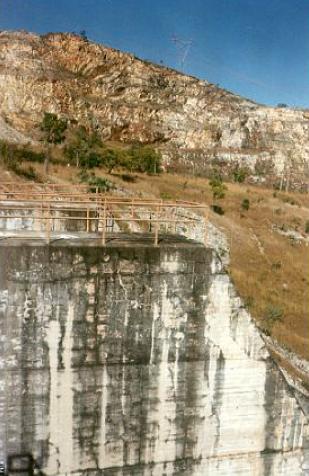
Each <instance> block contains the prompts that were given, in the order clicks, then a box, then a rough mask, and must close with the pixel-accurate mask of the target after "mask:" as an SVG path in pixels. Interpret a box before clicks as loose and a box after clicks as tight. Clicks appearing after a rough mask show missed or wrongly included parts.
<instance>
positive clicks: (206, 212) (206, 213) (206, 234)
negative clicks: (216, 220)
mask: <svg viewBox="0 0 309 476" xmlns="http://www.w3.org/2000/svg"><path fill="white" fill-rule="evenodd" d="M204 225H205V229H204V245H205V246H207V240H208V231H207V226H208V209H207V208H206V209H205V213H204Z"/></svg>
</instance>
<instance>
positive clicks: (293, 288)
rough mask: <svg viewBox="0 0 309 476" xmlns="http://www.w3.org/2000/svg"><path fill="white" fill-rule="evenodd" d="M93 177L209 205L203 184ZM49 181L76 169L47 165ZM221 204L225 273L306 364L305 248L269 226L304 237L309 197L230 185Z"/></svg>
mask: <svg viewBox="0 0 309 476" xmlns="http://www.w3.org/2000/svg"><path fill="white" fill-rule="evenodd" d="M35 168H36V169H37V171H38V172H39V174H40V176H43V175H42V174H43V168H42V165H40V164H35ZM96 174H97V175H98V176H102V177H106V178H108V179H109V180H111V181H113V182H114V183H115V184H116V185H118V186H120V187H122V188H126V189H129V190H131V191H132V192H134V193H136V195H139V194H142V195H145V194H147V195H150V196H153V197H161V198H162V197H166V198H167V197H170V198H173V199H185V200H195V201H199V202H204V203H207V204H209V205H210V204H211V203H212V194H211V189H210V187H209V184H208V181H207V180H206V179H202V178H194V177H187V176H181V175H172V174H162V175H160V176H147V175H141V174H135V177H136V182H135V183H127V182H124V181H123V180H122V179H121V173H120V172H119V174H116V173H115V174H112V175H109V174H106V173H104V172H103V171H101V170H96ZM49 178H50V179H52V180H54V181H57V182H66V181H69V182H75V183H77V182H78V178H77V171H76V169H75V168H74V167H65V166H62V165H51V168H50V176H49ZM244 198H247V199H249V201H250V208H249V210H248V211H242V209H241V203H242V200H243V199H244ZM293 202H294V203H295V204H294V205H292V204H291V203H293ZM220 205H221V206H222V207H223V208H224V211H225V214H224V215H223V216H219V215H217V214H215V213H213V212H211V213H210V219H211V221H212V222H213V223H215V224H216V225H218V226H219V227H221V228H222V229H223V230H224V231H225V233H226V235H227V236H228V239H229V242H230V247H231V262H230V269H229V272H230V275H231V277H232V279H233V281H234V283H235V286H236V288H237V290H238V292H239V294H240V295H241V296H242V298H243V299H244V301H245V303H247V305H248V307H249V309H250V312H251V314H252V315H253V316H254V318H255V319H256V321H257V323H258V324H259V325H260V326H261V327H263V328H264V329H268V331H269V332H271V334H272V335H273V336H274V337H275V338H277V339H278V341H279V343H280V344H281V345H285V346H286V347H288V348H289V349H290V350H292V351H294V352H296V353H297V354H298V355H300V356H302V357H305V358H307V359H309V246H308V245H307V244H306V243H305V242H304V241H303V242H299V243H295V242H293V241H291V239H289V238H287V237H284V236H281V235H280V234H279V233H278V232H276V231H274V230H273V229H272V226H273V225H278V226H283V225H284V226H286V227H288V228H289V229H298V230H299V231H301V232H302V233H303V234H304V227H305V222H306V221H307V220H309V196H308V195H301V194H296V193H293V194H290V195H287V194H285V193H277V196H274V194H273V191H272V190H269V189H264V188H258V187H253V186H248V185H240V184H228V191H227V193H226V196H225V198H224V199H223V200H221V201H220ZM273 312H279V313H280V312H282V320H281V321H279V320H278V321H276V322H273V323H272V322H271V318H270V315H271V313H273Z"/></svg>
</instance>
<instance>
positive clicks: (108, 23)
mask: <svg viewBox="0 0 309 476" xmlns="http://www.w3.org/2000/svg"><path fill="white" fill-rule="evenodd" d="M0 29H2V30H5V29H9V30H14V29H25V30H30V31H33V32H37V33H46V32H49V31H76V32H79V31H81V30H86V32H87V35H88V37H89V38H90V39H91V40H93V41H97V42H100V43H103V44H107V45H110V46H113V47H115V48H119V49H121V50H124V51H129V52H131V53H134V54H136V55H137V56H139V57H141V58H144V59H148V60H152V61H155V62H157V63H160V62H163V64H165V65H167V66H170V67H173V68H176V69H182V70H183V71H184V72H186V73H188V74H192V75H194V76H198V77H200V78H202V79H207V80H209V81H211V82H213V83H217V84H219V85H220V86H222V87H224V88H226V89H229V90H231V91H234V92H236V93H238V94H241V95H243V96H245V97H249V98H252V99H254V100H256V101H258V102H261V103H265V104H271V105H276V104H278V103H286V104H289V105H291V106H300V107H309V0H157V1H155V0H61V1H58V0H53V1H52V0H0ZM173 36H176V37H177V38H179V39H182V40H184V41H188V40H192V45H191V47H190V51H189V53H188V56H187V59H186V61H185V63H184V64H183V65H182V64H181V56H182V51H183V50H181V49H180V44H179V43H178V47H177V46H176V45H175V44H174V43H173V41H172V37H173Z"/></svg>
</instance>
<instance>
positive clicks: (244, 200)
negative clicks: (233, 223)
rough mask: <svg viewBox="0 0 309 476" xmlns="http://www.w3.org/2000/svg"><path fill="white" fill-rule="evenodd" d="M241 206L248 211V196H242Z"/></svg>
mask: <svg viewBox="0 0 309 476" xmlns="http://www.w3.org/2000/svg"><path fill="white" fill-rule="evenodd" d="M241 208H242V209H243V210H246V211H248V210H249V208H250V200H249V199H248V198H244V199H243V201H242V202H241Z"/></svg>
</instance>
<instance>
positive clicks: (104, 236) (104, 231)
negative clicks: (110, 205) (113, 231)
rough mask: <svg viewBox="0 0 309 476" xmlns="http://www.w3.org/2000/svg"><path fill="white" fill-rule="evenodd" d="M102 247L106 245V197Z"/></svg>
mask: <svg viewBox="0 0 309 476" xmlns="http://www.w3.org/2000/svg"><path fill="white" fill-rule="evenodd" d="M102 245H103V246H105V245H106V197H105V198H104V206H103V230H102Z"/></svg>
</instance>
